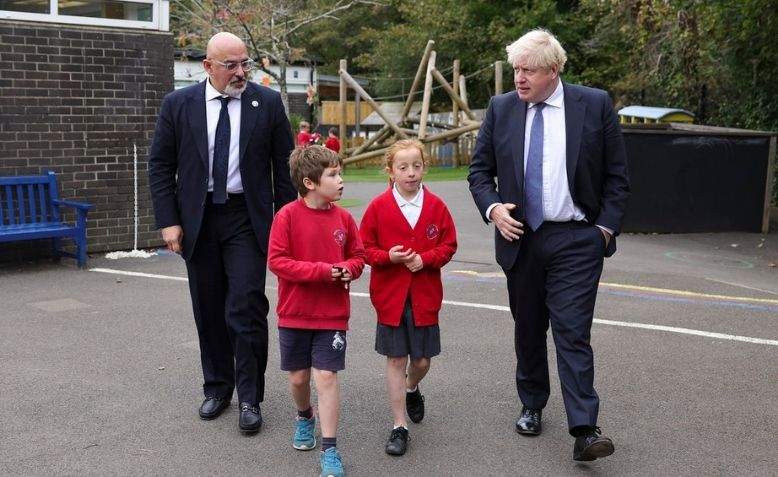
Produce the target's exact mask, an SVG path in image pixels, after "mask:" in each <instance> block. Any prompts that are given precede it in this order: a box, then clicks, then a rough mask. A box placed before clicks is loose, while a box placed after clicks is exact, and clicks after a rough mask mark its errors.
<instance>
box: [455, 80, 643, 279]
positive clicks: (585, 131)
mask: <svg viewBox="0 0 778 477" xmlns="http://www.w3.org/2000/svg"><path fill="white" fill-rule="evenodd" d="M563 89H564V101H565V129H566V131H565V133H566V138H567V148H566V149H567V151H566V152H567V182H568V184H569V187H570V194H571V196H572V198H573V202H574V203H575V204H576V206H578V207H579V208H580V209H581V210H582V211H583V213H584V214H585V215H586V220H587V221H588V222H589V223H592V224H597V225H603V226H605V227H607V228H609V229H611V230H613V231H614V232H615V234H616V235H618V233H619V231H620V230H621V221H622V217H623V216H624V210H625V209H626V205H627V198H628V197H629V181H628V179H627V153H626V150H625V148H624V140H623V138H622V136H621V127H620V126H619V121H618V118H617V116H616V112H615V111H614V110H613V104H612V103H611V100H610V97H608V93H607V92H605V91H602V90H598V89H593V88H587V87H585V86H578V85H572V84H567V83H564V85H563ZM526 117H527V103H525V102H524V101H522V100H521V99H519V95H518V94H517V93H516V91H511V92H509V93H505V94H502V95H500V96H495V97H493V98H492V100H491V101H490V102H489V108H488V109H487V110H486V115H485V117H484V121H483V123H482V124H481V130H480V131H479V132H478V140H477V142H476V146H475V150H474V152H473V159H472V161H471V163H470V174H469V175H468V181H469V182H470V192H471V193H472V194H473V199H474V200H475V203H476V205H477V206H478V209H479V210H480V211H481V216H482V217H483V218H484V220H487V219H486V215H485V214H486V210H487V208H488V207H489V206H490V205H491V204H493V203H495V202H499V203H506V202H509V203H513V204H516V205H517V208H516V209H515V210H514V212H513V217H514V218H515V219H517V220H519V221H520V222H522V223H524V147H525V145H524V126H525V122H526ZM495 177H496V178H497V184H495V181H494V178H495ZM520 247H521V240H518V241H513V242H509V241H507V240H505V239H504V238H503V236H502V235H501V234H500V233H499V231H498V230H496V229H495V252H496V255H497V263H499V264H500V266H501V267H503V268H504V269H510V268H512V267H513V264H514V262H515V261H516V256H517V255H518V253H519V248H520ZM615 251H616V239H615V237H614V238H613V239H612V240H611V241H610V243H609V245H608V248H607V250H606V252H605V255H606V256H611V255H613V253H614V252H615Z"/></svg>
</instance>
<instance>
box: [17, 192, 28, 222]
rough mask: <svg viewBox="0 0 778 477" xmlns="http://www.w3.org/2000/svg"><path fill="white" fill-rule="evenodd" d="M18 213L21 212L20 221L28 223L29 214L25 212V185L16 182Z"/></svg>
mask: <svg viewBox="0 0 778 477" xmlns="http://www.w3.org/2000/svg"><path fill="white" fill-rule="evenodd" d="M16 213H17V214H19V223H20V224H26V223H27V214H25V213H24V185H23V184H16Z"/></svg>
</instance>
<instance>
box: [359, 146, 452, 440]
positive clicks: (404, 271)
mask: <svg viewBox="0 0 778 477" xmlns="http://www.w3.org/2000/svg"><path fill="white" fill-rule="evenodd" d="M385 162H386V164H385V169H386V172H387V173H388V174H389V178H390V181H389V184H390V187H389V189H388V190H387V191H386V192H384V193H383V194H381V195H380V196H378V197H376V198H375V199H374V200H373V201H372V202H371V203H370V205H369V206H368V208H367V210H366V211H365V215H364V217H363V218H362V224H361V226H360V235H361V236H362V242H363V243H364V245H365V252H366V262H367V263H368V264H369V265H370V266H371V267H372V270H371V272H370V300H371V301H372V303H373V306H374V307H375V309H376V312H377V315H378V325H377V328H376V341H375V349H376V351H377V352H378V353H379V354H382V355H384V356H386V385H387V391H388V394H389V401H390V403H391V408H392V415H393V417H394V427H393V429H392V432H391V434H390V436H389V440H388V442H387V443H386V449H385V450H386V453H387V454H390V455H403V454H404V453H405V451H406V449H407V446H408V438H409V436H408V424H407V421H406V419H405V413H406V412H407V413H408V417H409V418H410V419H411V421H413V422H415V423H418V422H420V421H421V420H422V419H423V418H424V396H423V395H422V394H421V391H420V389H419V382H420V381H421V380H422V378H424V376H425V375H426V374H427V371H428V370H429V368H430V360H431V359H432V357H433V356H437V355H438V354H440V329H439V327H438V312H439V311H440V307H441V303H442V301H443V285H442V283H441V278H440V269H441V267H443V265H445V264H446V263H448V262H449V260H451V257H452V256H453V255H454V252H456V248H457V241H456V229H455V228H454V221H453V220H452V218H451V214H450V213H449V211H448V208H446V205H445V204H444V203H443V201H442V200H441V199H440V198H438V197H437V196H436V195H434V194H432V193H431V192H430V191H429V190H428V189H427V188H426V187H424V186H422V178H423V177H424V172H425V160H424V147H423V145H422V144H421V143H420V142H419V141H416V140H410V139H408V140H401V141H398V142H396V143H395V144H394V145H392V146H391V147H390V148H389V150H388V151H387V153H386V155H385ZM409 357H410V363H409V359H408V358H409Z"/></svg>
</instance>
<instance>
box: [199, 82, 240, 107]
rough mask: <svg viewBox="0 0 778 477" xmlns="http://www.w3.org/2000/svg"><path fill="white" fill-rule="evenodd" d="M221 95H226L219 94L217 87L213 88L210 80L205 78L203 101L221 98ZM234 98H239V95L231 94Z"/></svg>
mask: <svg viewBox="0 0 778 477" xmlns="http://www.w3.org/2000/svg"><path fill="white" fill-rule="evenodd" d="M222 96H225V97H226V96H227V95H226V94H221V93H220V92H219V90H218V89H216V88H214V87H213V85H212V84H211V80H210V79H207V78H206V80H205V101H206V102H208V101H210V100H212V99H214V98H221V97H222ZM233 98H235V99H240V95H238V96H233Z"/></svg>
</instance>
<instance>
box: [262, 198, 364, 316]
mask: <svg viewBox="0 0 778 477" xmlns="http://www.w3.org/2000/svg"><path fill="white" fill-rule="evenodd" d="M364 256H365V250H364V248H363V247H362V241H361V240H360V239H359V232H358V231H357V224H356V222H354V218H353V217H351V214H349V213H348V211H346V209H342V208H340V207H338V206H336V205H335V204H333V205H332V207H331V208H330V209H327V210H318V209H311V208H309V207H308V206H306V205H305V202H304V201H303V199H297V200H296V201H294V202H290V203H288V204H286V205H285V206H284V207H283V208H281V210H280V211H278V213H277V214H276V216H275V219H274V220H273V226H272V227H271V229H270V243H269V244H268V251H267V265H268V268H270V271H272V272H273V273H275V274H276V275H277V276H278V305H277V306H276V314H277V315H278V326H279V327H282V328H302V329H318V330H347V329H348V319H349V315H350V311H351V307H350V301H349V298H350V297H349V291H348V289H347V288H345V287H344V284H343V282H340V281H333V280H332V267H333V266H339V267H343V268H347V269H348V271H349V272H350V273H351V276H352V278H353V279H354V280H356V279H357V278H359V275H360V274H361V273H362V268H363V267H364V266H365V261H364Z"/></svg>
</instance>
